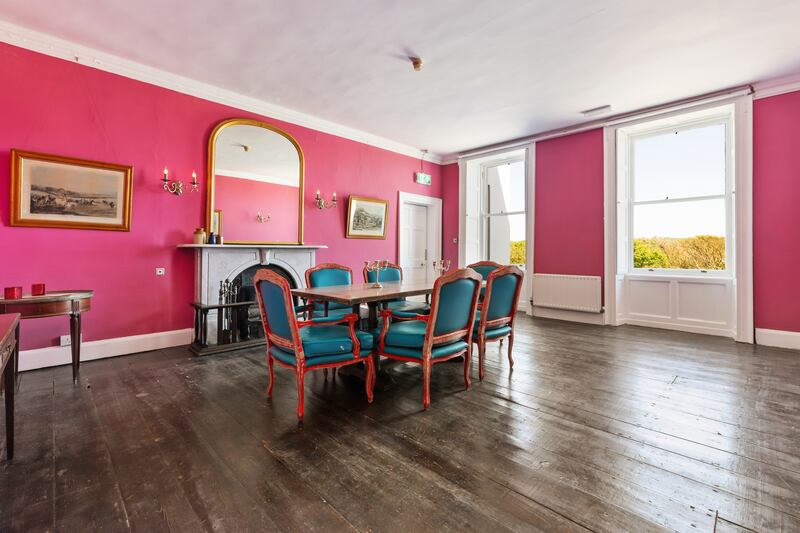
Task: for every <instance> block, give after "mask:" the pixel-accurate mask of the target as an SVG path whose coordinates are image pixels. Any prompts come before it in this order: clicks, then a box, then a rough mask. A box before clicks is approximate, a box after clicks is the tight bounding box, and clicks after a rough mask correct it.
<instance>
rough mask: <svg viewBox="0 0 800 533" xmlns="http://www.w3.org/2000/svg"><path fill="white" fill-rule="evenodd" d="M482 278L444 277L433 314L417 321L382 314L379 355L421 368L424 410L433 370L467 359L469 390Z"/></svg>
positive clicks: (436, 288)
mask: <svg viewBox="0 0 800 533" xmlns="http://www.w3.org/2000/svg"><path fill="white" fill-rule="evenodd" d="M480 287H481V276H480V274H478V273H477V272H475V271H474V270H470V269H462V270H456V271H455V272H451V273H450V274H447V275H445V276H441V277H440V278H439V279H437V280H436V282H435V283H434V285H433V293H432V296H431V312H430V314H429V315H417V316H415V317H414V318H401V317H398V316H396V315H394V312H393V311H392V310H391V309H384V310H383V311H381V316H382V317H383V327H382V328H381V333H380V337H379V338H378V353H379V354H380V355H382V356H384V357H388V358H389V359H396V360H398V361H405V362H410V363H419V364H420V365H422V391H423V392H422V406H423V407H424V408H425V409H427V408H428V406H429V405H430V404H431V395H430V379H431V368H432V367H433V365H434V364H435V363H441V362H443V361H447V360H448V359H452V358H454V357H458V356H460V355H464V384H465V385H466V387H467V388H469V386H470V381H469V365H470V360H471V354H472V343H471V339H472V328H473V327H474V324H475V312H476V310H477V307H478V291H479V290H480Z"/></svg>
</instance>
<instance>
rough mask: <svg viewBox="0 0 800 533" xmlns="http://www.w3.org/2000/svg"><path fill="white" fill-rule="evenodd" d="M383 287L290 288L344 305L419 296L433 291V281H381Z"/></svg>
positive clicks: (306, 296) (295, 291)
mask: <svg viewBox="0 0 800 533" xmlns="http://www.w3.org/2000/svg"><path fill="white" fill-rule="evenodd" d="M381 284H382V285H383V288H381V289H374V288H373V287H372V283H354V284H352V285H331V286H330V287H315V288H313V289H308V288H304V289H292V294H294V295H295V296H299V297H301V298H311V299H312V300H316V301H321V302H324V301H330V302H336V303H340V304H345V305H357V304H362V303H369V302H382V301H385V300H395V299H397V298H402V297H405V296H419V295H422V294H430V293H431V292H433V282H422V283H420V282H410V281H382V282H381Z"/></svg>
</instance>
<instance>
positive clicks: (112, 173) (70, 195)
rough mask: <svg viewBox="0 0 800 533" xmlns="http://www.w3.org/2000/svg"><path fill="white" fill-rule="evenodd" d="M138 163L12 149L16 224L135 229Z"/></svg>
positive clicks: (13, 207)
mask: <svg viewBox="0 0 800 533" xmlns="http://www.w3.org/2000/svg"><path fill="white" fill-rule="evenodd" d="M132 182H133V166H130V165H118V164H114V163H103V162H100V161H91V160H88V159H77V158H73V157H64V156H58V155H52V154H43V153H38V152H27V151H23V150H16V149H12V150H11V210H10V211H11V225H12V226H23V227H33V228H63V229H89V230H107V231H130V229H131V194H132Z"/></svg>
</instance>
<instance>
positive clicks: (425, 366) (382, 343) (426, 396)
mask: <svg viewBox="0 0 800 533" xmlns="http://www.w3.org/2000/svg"><path fill="white" fill-rule="evenodd" d="M459 279H471V280H474V281H476V285H475V290H474V294H473V296H472V303H471V307H470V320H469V322H468V326H467V328H466V329H461V330H457V331H452V332H450V333H447V334H445V335H439V336H434V335H433V330H434V327H435V325H436V317H437V316H438V314H439V295H440V293H441V290H442V285H444V284H446V283H449V282H451V281H455V280H459ZM482 281H483V278H482V277H481V275H480V274H478V273H477V272H475V271H474V270H471V269H466V268H465V269H460V270H455V271H453V272H451V273H450V274H446V275H444V276H441V277H439V278H438V279H437V280H436V282H435V283H434V285H433V292H432V293H431V313H430V314H429V315H417V316H416V317H413V318H402V317H397V316H393V314H392V310H391V309H385V310H383V311H381V316H382V317H383V328H382V329H381V336H380V340H379V341H378V355H381V356H383V357H387V358H389V359H395V360H397V361H403V362H406V363H418V364H421V365H422V407H423V408H424V409H428V407H429V406H430V405H431V393H430V382H431V368H432V367H433V365H434V364H435V363H443V362H445V361H448V360H450V359H453V358H455V357H458V356H460V355H463V356H464V385H465V387H466V389H469V388H470V386H471V385H472V383H471V382H470V379H469V370H470V363H471V360H472V342H471V341H472V329H473V326H474V324H475V311H476V310H477V307H478V294H479V293H480V288H481V282H482ZM392 320H398V321H404V320H420V321H422V322H426V323H427V327H426V329H425V340H424V341H423V344H422V359H421V360H420V359H417V358H415V357H406V356H402V355H394V354H389V353H386V334H387V333H388V331H389V326H390V324H391V321H392ZM461 338H465V339H466V341H467V348H466V349H464V350H461V351H459V352H456V353H453V354H451V355H448V356H446V357H441V358H437V359H433V357H432V355H431V350H432V349H433V346H434V345H435V344H443V343H447V342H453V341H457V340H458V339H461Z"/></svg>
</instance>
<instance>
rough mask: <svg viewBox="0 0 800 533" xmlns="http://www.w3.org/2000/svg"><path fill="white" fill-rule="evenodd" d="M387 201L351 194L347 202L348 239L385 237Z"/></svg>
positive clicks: (387, 215) (387, 213) (387, 212)
mask: <svg viewBox="0 0 800 533" xmlns="http://www.w3.org/2000/svg"><path fill="white" fill-rule="evenodd" d="M388 218H389V202H388V201H387V200H379V199H377V198H362V197H361V196H351V197H350V198H349V201H348V203H347V234H346V237H347V238H348V239H385V238H386V221H387V219H388Z"/></svg>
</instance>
